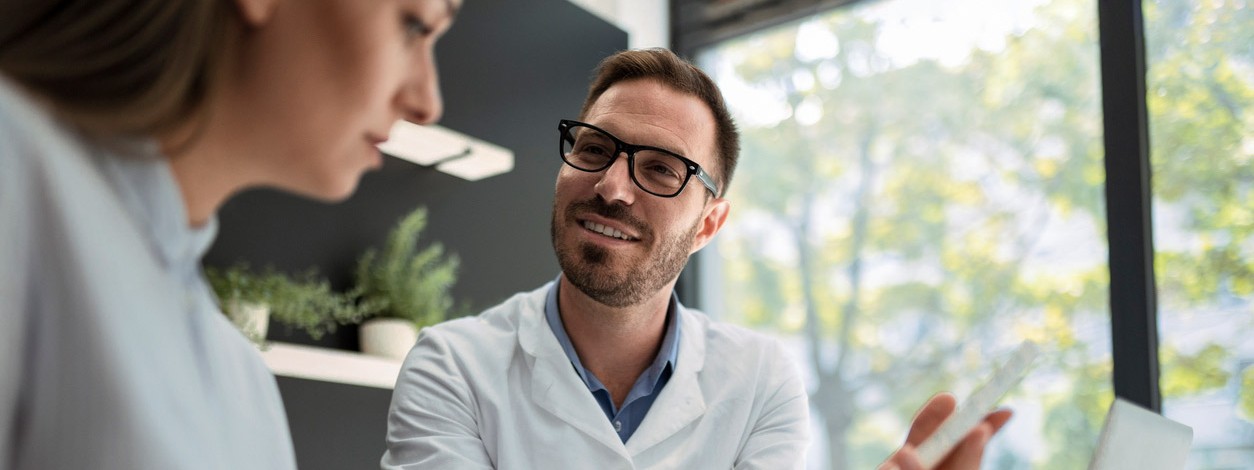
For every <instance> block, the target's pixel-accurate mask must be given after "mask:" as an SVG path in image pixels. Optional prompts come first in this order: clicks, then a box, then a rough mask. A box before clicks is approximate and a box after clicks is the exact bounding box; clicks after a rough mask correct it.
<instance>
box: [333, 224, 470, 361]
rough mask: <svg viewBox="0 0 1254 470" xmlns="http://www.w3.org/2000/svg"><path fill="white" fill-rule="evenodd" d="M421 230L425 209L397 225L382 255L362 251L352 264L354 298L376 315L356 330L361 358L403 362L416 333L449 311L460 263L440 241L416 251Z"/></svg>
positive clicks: (370, 250) (442, 318)
mask: <svg viewBox="0 0 1254 470" xmlns="http://www.w3.org/2000/svg"><path fill="white" fill-rule="evenodd" d="M426 226H427V210H426V209H425V208H422V207H419V208H417V209H415V210H414V211H413V212H411V213H409V215H407V216H405V217H404V218H402V219H401V220H400V221H399V222H397V224H396V226H395V227H393V229H392V231H391V232H389V234H388V238H387V242H386V244H385V245H384V247H383V249H382V250H377V249H375V248H371V249H369V250H366V252H365V253H363V254H362V255H361V257H360V258H359V259H358V261H357V269H356V273H355V279H356V287H355V288H354V290H353V295H354V296H358V297H359V298H360V299H361V301H362V305H363V306H365V307H366V308H368V309H369V310H370V311H371V312H377V314H378V318H372V319H370V320H367V321H366V322H365V323H363V324H362V326H361V332H360V334H361V348H362V352H364V353H366V354H374V355H380V356H386V357H392V358H398V359H401V358H404V357H405V355H406V354H408V353H409V349H410V348H412V347H413V345H414V342H415V341H417V339H418V330H419V329H420V328H422V327H425V326H428V325H433V324H436V323H439V322H440V321H443V320H444V319H445V318H446V315H447V314H448V313H449V310H450V309H452V308H453V297H452V295H451V294H450V292H449V290H450V289H451V288H452V287H453V284H454V283H455V282H456V281H457V269H458V266H459V260H458V258H457V256H456V255H455V254H446V253H445V252H444V246H443V245H441V244H440V243H439V242H433V243H431V244H430V245H429V246H427V247H426V248H423V249H421V250H419V249H418V240H419V236H420V235H421V233H422V230H423V229H424V228H426Z"/></svg>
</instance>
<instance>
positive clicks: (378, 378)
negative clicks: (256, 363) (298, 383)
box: [261, 341, 401, 390]
mask: <svg viewBox="0 0 1254 470" xmlns="http://www.w3.org/2000/svg"><path fill="white" fill-rule="evenodd" d="M261 357H262V358H264V359H265V361H266V365H267V366H269V367H270V370H271V371H272V372H274V374H275V375H281V376H284V377H294V378H298V379H310V380H322V381H326V382H338V383H343V384H350V385H361V386H366V387H375V388H384V389H388V390H391V389H392V388H393V387H395V386H396V377H397V375H399V374H400V371H401V361H398V360H395V359H389V358H385V357H378V356H368V355H365V354H362V353H358V352H352V351H342V350H338V349H328V348H318V347H313V346H303V345H299V344H291V343H279V342H273V341H272V342H270V343H268V349H266V350H265V351H261Z"/></svg>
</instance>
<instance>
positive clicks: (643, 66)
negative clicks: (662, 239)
mask: <svg viewBox="0 0 1254 470" xmlns="http://www.w3.org/2000/svg"><path fill="white" fill-rule="evenodd" d="M636 78H650V79H654V80H658V81H660V82H662V83H663V84H665V85H667V86H669V87H671V88H673V89H675V90H676V91H679V92H681V93H686V94H689V95H692V96H695V97H697V98H700V99H701V101H703V102H705V104H706V106H709V107H710V111H712V112H713V113H714V124H715V133H716V135H715V145H716V148H717V149H718V159H719V163H720V164H719V166H720V167H721V168H717V169H714V171H711V172H710V173H711V174H712V175H714V178H715V179H717V180H718V181H719V188H720V190H719V192H720V193H721V194H719V195H720V196H722V195H724V194H727V185H728V184H730V183H731V178H732V173H735V172H736V162H737V161H738V160H739V159H740V133H739V132H738V131H737V130H736V123H735V122H734V121H732V118H731V113H729V112H728V111H727V105H726V104H725V103H724V102H723V94H722V92H720V91H719V89H718V85H716V84H715V83H714V80H711V79H710V77H709V76H708V75H706V74H705V72H702V71H701V69H699V68H697V67H696V66H695V65H692V64H691V63H689V62H687V61H685V60H684V59H681V58H679V56H677V55H675V53H674V52H671V51H670V50H667V49H662V48H653V49H641V50H628V51H622V52H619V53H617V54H614V55H612V56H609V57H607V58H605V60H602V61H601V64H600V65H598V66H597V72H596V78H593V79H592V85H591V86H590V87H589V88H588V97H587V99H585V100H584V102H583V110H582V111H580V113H579V114H580V117H581V118H582V117H583V115H585V114H587V113H588V109H590V108H592V105H593V104H594V103H596V101H597V99H598V98H600V97H601V95H602V94H603V93H605V91H606V90H608V89H610V86H612V85H614V84H615V83H618V82H621V81H624V80H631V79H636Z"/></svg>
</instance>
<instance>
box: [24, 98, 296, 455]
mask: <svg viewBox="0 0 1254 470" xmlns="http://www.w3.org/2000/svg"><path fill="white" fill-rule="evenodd" d="M215 231H216V223H215V222H212V221H211V222H210V223H208V224H206V225H205V226H203V227H195V228H193V227H189V226H188V222H187V215H186V212H185V209H184V206H183V202H182V195H181V193H180V192H179V189H178V186H177V183H176V181H175V180H174V177H173V174H172V173H171V170H170V168H169V165H168V164H167V162H166V160H165V159H164V158H163V157H161V156H160V155H159V153H158V152H157V149H156V147H155V145H154V144H153V143H151V142H146V143H140V144H134V143H131V144H124V143H112V144H108V145H105V144H100V143H93V142H89V141H88V140H86V139H84V138H82V137H80V136H79V135H77V134H76V133H74V132H73V131H72V130H70V129H68V128H67V127H65V126H63V125H61V124H60V123H59V122H58V121H56V120H55V119H53V118H52V117H51V116H50V115H49V113H47V112H46V111H44V110H43V109H42V108H41V107H39V106H38V105H36V104H35V103H34V102H33V101H32V100H30V99H29V98H28V97H27V96H26V95H24V94H23V93H22V92H21V91H19V90H18V88H16V87H15V86H14V85H13V84H12V83H11V82H8V81H7V80H6V79H5V78H4V77H3V76H0V468H11V469H19V470H24V469H31V470H34V469H51V468H92V469H127V470H131V469H161V470H168V469H290V468H295V467H296V463H295V456H294V453H293V450H292V444H291V437H290V436H289V433H288V429H287V420H286V416H285V414H284V410H283V404H282V401H281V399H280V396H279V392H278V387H277V385H276V383H275V379H274V376H273V375H272V374H271V373H270V371H269V370H268V369H267V368H266V366H265V364H264V363H263V362H262V360H261V357H260V354H258V352H257V351H256V349H255V348H254V347H253V346H252V345H251V344H250V343H249V342H248V341H247V340H245V339H244V338H243V336H242V335H241V334H240V333H239V332H238V331H236V330H235V329H234V327H232V326H231V324H230V323H229V322H228V321H227V320H226V319H225V318H224V316H223V315H222V314H221V312H220V311H219V310H218V307H217V306H216V302H215V300H214V298H213V294H212V293H211V291H210V290H209V289H208V287H207V284H206V283H205V281H204V279H203V277H202V275H201V271H200V266H199V265H200V258H201V257H202V256H203V254H204V252H205V250H207V249H208V247H209V245H210V244H211V243H212V241H213V238H214V235H215Z"/></svg>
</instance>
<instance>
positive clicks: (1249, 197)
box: [1144, 0, 1254, 469]
mask: <svg viewBox="0 0 1254 470" xmlns="http://www.w3.org/2000/svg"><path fill="white" fill-rule="evenodd" d="M1144 8H1145V22H1146V26H1145V29H1146V59H1147V64H1148V73H1147V76H1146V88H1147V98H1148V102H1147V104H1148V110H1149V117H1150V122H1149V124H1150V143H1151V145H1150V155H1151V160H1152V162H1153V165H1152V168H1153V170H1154V172H1153V193H1154V206H1153V207H1154V245H1155V252H1156V256H1155V268H1156V271H1157V285H1158V294H1159V295H1158V299H1159V302H1158V305H1159V332H1160V337H1161V346H1160V351H1159V357H1160V358H1161V359H1162V361H1163V365H1162V377H1161V380H1160V384H1161V387H1162V393H1163V411H1164V414H1166V415H1167V416H1168V417H1171V418H1173V419H1176V420H1178V421H1181V422H1184V423H1185V424H1189V425H1191V426H1193V431H1194V444H1193V454H1192V455H1191V456H1190V467H1191V468H1195V469H1249V468H1254V11H1252V9H1251V8H1250V6H1249V5H1247V4H1246V2H1244V1H1236V2H1233V1H1209V0H1160V1H1155V2H1145V3H1144Z"/></svg>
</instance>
